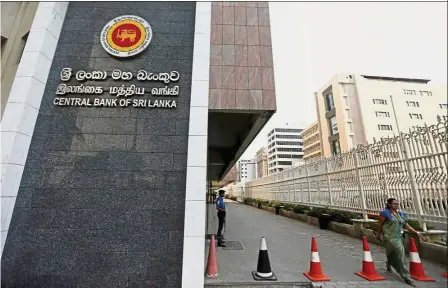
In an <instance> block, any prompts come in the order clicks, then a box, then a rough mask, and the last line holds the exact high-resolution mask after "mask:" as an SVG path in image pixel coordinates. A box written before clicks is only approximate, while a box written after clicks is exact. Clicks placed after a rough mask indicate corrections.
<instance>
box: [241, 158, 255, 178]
mask: <svg viewBox="0 0 448 288" xmlns="http://www.w3.org/2000/svg"><path fill="white" fill-rule="evenodd" d="M237 173H238V182H245V181H251V180H254V179H256V178H257V163H256V162H255V160H254V159H249V160H244V159H242V160H239V161H238V170H237Z"/></svg>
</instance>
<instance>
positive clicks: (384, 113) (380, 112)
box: [375, 111, 390, 117]
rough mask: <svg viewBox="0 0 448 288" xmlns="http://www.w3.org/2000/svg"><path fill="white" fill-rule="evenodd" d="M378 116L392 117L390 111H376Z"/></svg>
mask: <svg viewBox="0 0 448 288" xmlns="http://www.w3.org/2000/svg"><path fill="white" fill-rule="evenodd" d="M375 114H376V117H390V115H389V112H382V111H376V112H375Z"/></svg>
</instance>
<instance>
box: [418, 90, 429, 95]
mask: <svg viewBox="0 0 448 288" xmlns="http://www.w3.org/2000/svg"><path fill="white" fill-rule="evenodd" d="M420 96H432V92H431V91H426V90H420Z"/></svg>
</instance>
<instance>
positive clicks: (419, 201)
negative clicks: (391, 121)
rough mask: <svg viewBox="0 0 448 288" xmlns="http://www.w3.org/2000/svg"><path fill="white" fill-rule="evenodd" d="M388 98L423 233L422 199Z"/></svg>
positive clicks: (424, 224)
mask: <svg viewBox="0 0 448 288" xmlns="http://www.w3.org/2000/svg"><path fill="white" fill-rule="evenodd" d="M389 96H390V103H391V104H392V110H393V111H394V117H395V125H397V129H398V133H399V135H400V136H399V137H400V142H401V145H402V146H403V154H404V162H405V164H406V169H407V170H408V175H409V181H410V182H411V190H412V193H413V194H414V198H415V201H416V202H417V219H418V222H419V224H420V226H421V227H422V229H423V231H427V230H428V229H427V227H426V223H425V222H424V221H423V207H422V199H421V197H420V193H419V191H418V189H417V184H416V182H415V177H414V170H412V166H411V162H410V161H409V153H408V146H407V145H406V143H405V142H406V141H404V137H403V133H401V131H400V126H399V123H398V119H397V113H396V112H395V105H394V99H393V97H392V95H389Z"/></svg>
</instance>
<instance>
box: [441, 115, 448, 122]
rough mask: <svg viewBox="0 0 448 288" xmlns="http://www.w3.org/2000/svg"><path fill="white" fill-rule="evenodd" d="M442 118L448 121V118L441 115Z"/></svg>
mask: <svg viewBox="0 0 448 288" xmlns="http://www.w3.org/2000/svg"><path fill="white" fill-rule="evenodd" d="M440 117H442V119H443V121H447V120H448V116H445V115H441V116H440Z"/></svg>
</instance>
